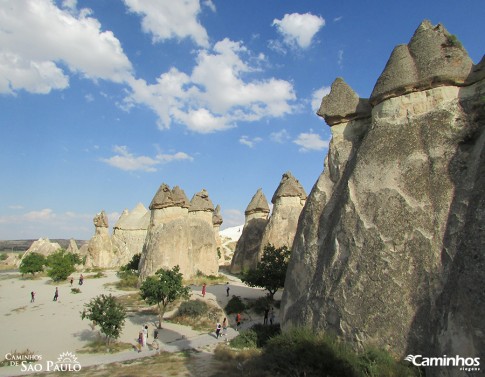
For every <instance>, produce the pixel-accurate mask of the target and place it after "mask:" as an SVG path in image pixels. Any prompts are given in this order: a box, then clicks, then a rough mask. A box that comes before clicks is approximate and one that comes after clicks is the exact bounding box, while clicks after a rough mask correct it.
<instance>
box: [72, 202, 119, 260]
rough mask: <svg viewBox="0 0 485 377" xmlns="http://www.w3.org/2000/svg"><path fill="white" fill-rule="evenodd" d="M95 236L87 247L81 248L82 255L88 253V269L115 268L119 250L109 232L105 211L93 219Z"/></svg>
mask: <svg viewBox="0 0 485 377" xmlns="http://www.w3.org/2000/svg"><path fill="white" fill-rule="evenodd" d="M93 223H94V236H93V237H92V238H91V239H90V240H89V242H88V244H87V247H81V254H83V253H86V263H85V266H86V267H101V268H106V267H115V266H118V264H117V261H116V254H117V250H116V249H115V248H114V247H113V242H112V240H111V236H110V234H109V231H108V216H107V215H106V212H105V211H104V210H103V211H101V212H100V213H98V214H96V216H95V217H94V219H93Z"/></svg>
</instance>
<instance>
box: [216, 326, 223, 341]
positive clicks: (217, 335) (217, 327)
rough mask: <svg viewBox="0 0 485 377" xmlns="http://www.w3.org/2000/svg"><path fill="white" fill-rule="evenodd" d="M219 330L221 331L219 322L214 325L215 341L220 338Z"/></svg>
mask: <svg viewBox="0 0 485 377" xmlns="http://www.w3.org/2000/svg"><path fill="white" fill-rule="evenodd" d="M221 329H222V326H221V324H220V322H217V325H216V339H219V337H220V336H221Z"/></svg>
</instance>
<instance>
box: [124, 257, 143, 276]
mask: <svg viewBox="0 0 485 377" xmlns="http://www.w3.org/2000/svg"><path fill="white" fill-rule="evenodd" d="M140 259H141V253H138V254H135V255H133V257H132V258H131V261H129V262H128V263H127V264H125V265H124V266H121V267H120V272H131V273H136V274H138V265H139V264H140Z"/></svg>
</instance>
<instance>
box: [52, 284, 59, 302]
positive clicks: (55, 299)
mask: <svg viewBox="0 0 485 377" xmlns="http://www.w3.org/2000/svg"><path fill="white" fill-rule="evenodd" d="M58 298H59V288H57V287H56V292H55V293H54V300H52V301H57V299H58Z"/></svg>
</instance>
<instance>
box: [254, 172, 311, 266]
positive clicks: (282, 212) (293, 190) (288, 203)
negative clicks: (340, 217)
mask: <svg viewBox="0 0 485 377" xmlns="http://www.w3.org/2000/svg"><path fill="white" fill-rule="evenodd" d="M306 198H307V195H306V192H305V189H304V188H303V187H302V185H301V184H300V182H298V180H297V179H296V178H295V177H293V175H292V174H291V172H286V173H284V174H283V176H282V177H281V181H280V184H279V185H278V188H277V189H276V191H275V193H274V195H273V198H272V199H271V203H273V211H272V213H271V216H270V218H269V220H268V224H267V225H266V226H265V228H264V232H263V236H262V239H261V245H260V249H259V259H260V258H261V256H262V255H263V249H264V247H265V246H266V245H268V244H271V245H273V246H274V247H276V248H279V247H283V246H286V247H288V248H291V246H292V245H293V238H294V237H295V233H296V227H297V225H298V218H299V217H300V213H301V211H302V209H303V206H304V205H305V201H306Z"/></svg>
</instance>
